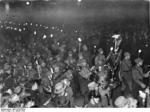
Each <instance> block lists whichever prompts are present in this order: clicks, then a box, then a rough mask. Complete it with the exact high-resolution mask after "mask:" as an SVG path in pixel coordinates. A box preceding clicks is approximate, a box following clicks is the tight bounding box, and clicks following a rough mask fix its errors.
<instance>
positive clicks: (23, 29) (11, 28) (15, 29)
mask: <svg viewBox="0 0 150 112" xmlns="http://www.w3.org/2000/svg"><path fill="white" fill-rule="evenodd" d="M0 28H5V29H10V30H14V31H19V32H22V31H25V30H26V28H16V27H10V26H7V27H4V26H3V25H1V26H0ZM33 34H34V35H36V34H37V31H36V30H35V31H34V32H33ZM53 36H54V35H53V34H50V37H51V38H53ZM45 38H47V36H46V35H45V34H44V35H43V39H45Z"/></svg>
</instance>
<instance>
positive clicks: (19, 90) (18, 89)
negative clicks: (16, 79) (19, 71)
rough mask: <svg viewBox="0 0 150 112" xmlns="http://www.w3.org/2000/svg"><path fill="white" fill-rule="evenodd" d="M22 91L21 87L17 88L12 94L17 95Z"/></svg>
mask: <svg viewBox="0 0 150 112" xmlns="http://www.w3.org/2000/svg"><path fill="white" fill-rule="evenodd" d="M22 90H23V88H22V87H21V86H17V87H16V88H15V89H14V93H16V94H19V93H20V92H21V91H22Z"/></svg>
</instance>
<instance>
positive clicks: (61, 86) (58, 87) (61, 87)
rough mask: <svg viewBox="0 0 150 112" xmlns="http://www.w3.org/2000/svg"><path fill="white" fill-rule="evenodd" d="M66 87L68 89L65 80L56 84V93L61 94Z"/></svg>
mask: <svg viewBox="0 0 150 112" xmlns="http://www.w3.org/2000/svg"><path fill="white" fill-rule="evenodd" d="M65 89H66V85H65V84H64V83H63V82H59V83H57V84H56V85H55V90H54V93H55V94H60V93H62V92H64V91H65Z"/></svg>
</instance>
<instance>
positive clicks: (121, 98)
mask: <svg viewBox="0 0 150 112" xmlns="http://www.w3.org/2000/svg"><path fill="white" fill-rule="evenodd" d="M128 103H129V101H128V99H126V98H125V97H124V96H119V97H118V98H117V99H116V100H115V105H116V106H117V107H118V108H124V107H126V105H128Z"/></svg>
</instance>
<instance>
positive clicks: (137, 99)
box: [0, 20, 150, 108]
mask: <svg viewBox="0 0 150 112" xmlns="http://www.w3.org/2000/svg"><path fill="white" fill-rule="evenodd" d="M88 26H90V27H88ZM114 27H115V28H114ZM115 34H119V39H120V40H121V43H119V45H118V46H117V47H118V50H117V51H115V47H114V45H115V42H117V40H116V41H115V39H114V38H112V36H113V35H115ZM0 41H1V42H0V44H1V46H0V91H1V93H0V99H1V102H0V103H1V104H0V105H1V107H2V108H11V107H14V108H15V107H16V108H17V107H25V108H31V107H45V108H46V107H47V108H50V107H87V108H92V107H96V108H98V107H99V108H112V107H119V108H122V107H126V108H132V107H133V108H135V107H149V103H150V102H148V101H149V88H148V87H149V81H148V79H149V72H148V70H149V64H150V60H149V56H150V53H149V52H148V51H149V49H150V38H149V32H148V27H147V26H145V25H143V26H142V25H140V24H139V25H138V24H136V25H135V24H129V25H128V24H121V25H118V26H115V25H114V24H109V25H108V24H107V25H95V24H90V25H89V24H87V25H86V24H82V25H81V26H80V25H73V24H72V25H65V24H61V25H43V24H40V23H34V22H23V23H18V22H15V21H10V20H6V21H0ZM143 60H144V61H143ZM143 62H144V65H147V66H143ZM144 73H146V74H144ZM135 74H136V75H135ZM137 74H138V75H137ZM139 86H140V87H139Z"/></svg>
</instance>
